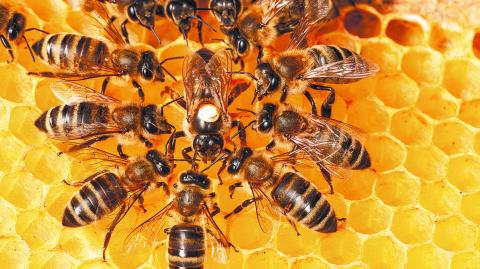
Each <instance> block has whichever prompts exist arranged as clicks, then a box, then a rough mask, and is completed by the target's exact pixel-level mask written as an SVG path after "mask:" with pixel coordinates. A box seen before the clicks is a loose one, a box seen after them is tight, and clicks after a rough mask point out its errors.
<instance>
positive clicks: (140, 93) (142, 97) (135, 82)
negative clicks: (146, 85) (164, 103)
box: [132, 80, 145, 103]
mask: <svg viewBox="0 0 480 269" xmlns="http://www.w3.org/2000/svg"><path fill="white" fill-rule="evenodd" d="M132 85H133V87H135V88H136V89H137V92H138V96H139V97H140V100H142V103H143V101H145V93H143V89H142V86H140V84H138V82H137V81H136V80H132Z"/></svg>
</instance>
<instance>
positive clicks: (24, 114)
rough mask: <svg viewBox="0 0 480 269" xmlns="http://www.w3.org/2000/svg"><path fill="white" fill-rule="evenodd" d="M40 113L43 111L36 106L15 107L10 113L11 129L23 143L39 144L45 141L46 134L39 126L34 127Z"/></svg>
mask: <svg viewBox="0 0 480 269" xmlns="http://www.w3.org/2000/svg"><path fill="white" fill-rule="evenodd" d="M40 115H41V113H40V112H39V111H38V109H37V108H34V107H29V106H17V107H14V108H13V109H12V111H11V113H10V124H9V129H10V131H11V132H12V133H13V134H14V135H15V136H16V137H17V138H18V139H20V140H21V141H22V142H23V143H25V144H27V145H39V144H40V143H43V142H44V141H45V138H46V137H45V134H43V133H41V132H40V131H39V130H38V129H37V128H32V126H33V123H34V121H35V120H36V119H37V118H38V117H39V116H40ZM25 130H29V131H28V132H27V131H25Z"/></svg>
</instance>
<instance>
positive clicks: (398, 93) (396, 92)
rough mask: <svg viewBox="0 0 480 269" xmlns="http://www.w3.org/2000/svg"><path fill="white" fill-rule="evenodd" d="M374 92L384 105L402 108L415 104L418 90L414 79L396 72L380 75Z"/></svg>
mask: <svg viewBox="0 0 480 269" xmlns="http://www.w3.org/2000/svg"><path fill="white" fill-rule="evenodd" d="M375 92H376V95H377V96H378V98H380V100H382V101H383V102H384V103H385V105H387V106H390V107H393V108H403V107H410V106H412V105H414V104H415V102H416V99H417V95H418V92H419V90H418V86H417V84H416V83H415V81H413V80H412V79H411V78H409V77H407V76H406V75H405V74H402V73H397V74H392V75H385V76H382V77H380V78H379V79H378V82H377V88H376V90H375Z"/></svg>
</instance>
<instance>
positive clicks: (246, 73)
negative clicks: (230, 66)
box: [227, 71, 258, 81]
mask: <svg viewBox="0 0 480 269" xmlns="http://www.w3.org/2000/svg"><path fill="white" fill-rule="evenodd" d="M227 73H228V74H240V75H247V76H249V77H250V78H251V79H253V80H255V81H258V78H257V77H256V76H255V75H254V74H252V73H250V72H243V71H231V72H227Z"/></svg>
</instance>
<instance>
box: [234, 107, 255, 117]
mask: <svg viewBox="0 0 480 269" xmlns="http://www.w3.org/2000/svg"><path fill="white" fill-rule="evenodd" d="M237 110H238V111H243V112H248V113H250V114H252V115H254V116H257V113H255V111H253V110H250V109H244V108H237Z"/></svg>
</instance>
